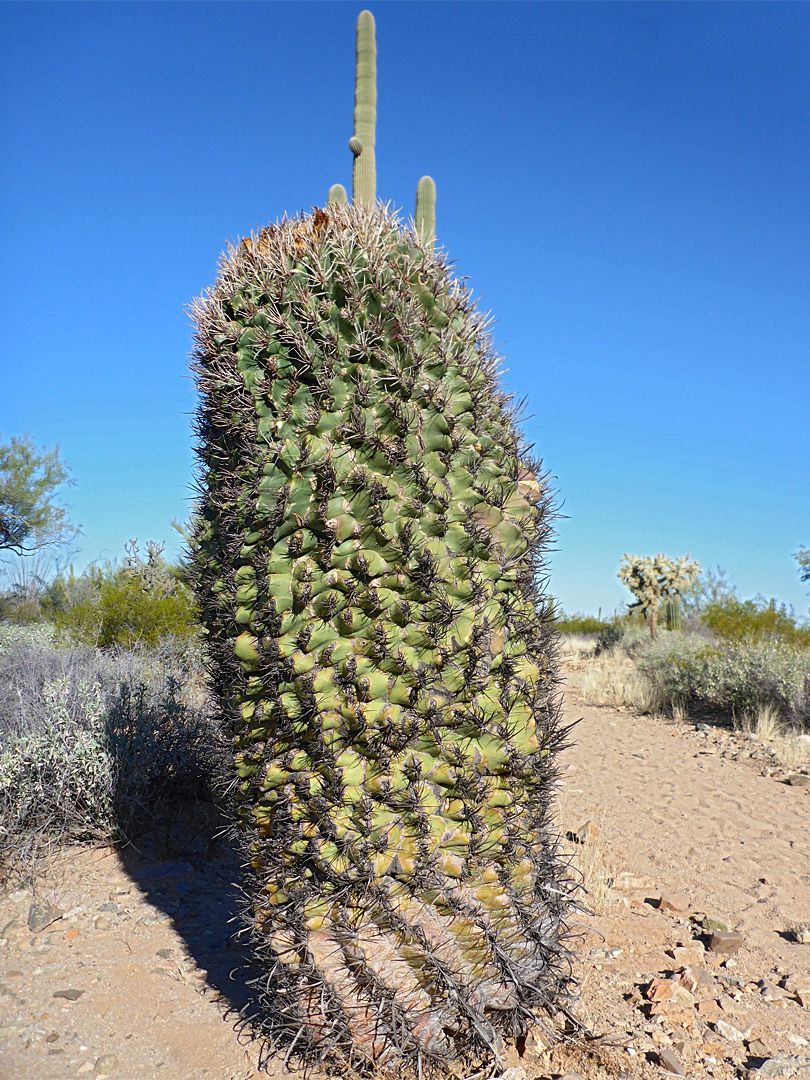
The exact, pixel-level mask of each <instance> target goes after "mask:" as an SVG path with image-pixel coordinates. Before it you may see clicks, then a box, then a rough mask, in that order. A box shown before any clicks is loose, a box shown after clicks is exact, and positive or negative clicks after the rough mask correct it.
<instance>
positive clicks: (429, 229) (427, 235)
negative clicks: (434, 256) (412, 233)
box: [414, 176, 436, 244]
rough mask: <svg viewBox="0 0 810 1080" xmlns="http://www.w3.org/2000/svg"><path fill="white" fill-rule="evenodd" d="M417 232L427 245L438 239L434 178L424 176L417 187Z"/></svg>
mask: <svg viewBox="0 0 810 1080" xmlns="http://www.w3.org/2000/svg"><path fill="white" fill-rule="evenodd" d="M414 223H415V225H416V231H417V232H418V233H419V235H420V236H421V237H422V238H423V239H424V241H425V243H426V244H427V243H431V242H432V241H433V240H435V238H436V182H435V181H434V179H433V177H432V176H423V177H422V178H421V180H420V181H419V183H418V184H417V185H416V213H415V214H414Z"/></svg>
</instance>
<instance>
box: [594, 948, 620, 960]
mask: <svg viewBox="0 0 810 1080" xmlns="http://www.w3.org/2000/svg"><path fill="white" fill-rule="evenodd" d="M623 951H624V950H623V949H611V948H608V947H607V946H603V947H602V948H599V949H591V956H592V957H594V959H596V960H617V959H618V958H619V957H620V956H621V955H622V953H623Z"/></svg>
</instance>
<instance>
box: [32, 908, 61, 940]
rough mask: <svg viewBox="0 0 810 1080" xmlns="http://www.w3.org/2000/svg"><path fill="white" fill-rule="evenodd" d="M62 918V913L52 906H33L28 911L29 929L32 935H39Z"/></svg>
mask: <svg viewBox="0 0 810 1080" xmlns="http://www.w3.org/2000/svg"><path fill="white" fill-rule="evenodd" d="M61 918H62V912H61V911H60V910H59V909H58V908H55V907H51V905H50V904H32V905H31V907H30V908H29V909H28V929H29V930H30V931H31V933H32V934H38V933H39V932H40V931H41V930H44V929H45V927H46V926H50V925H51V923H54V922H56V920H57V919H61Z"/></svg>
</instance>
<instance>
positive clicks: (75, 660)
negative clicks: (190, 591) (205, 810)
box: [0, 626, 219, 860]
mask: <svg viewBox="0 0 810 1080" xmlns="http://www.w3.org/2000/svg"><path fill="white" fill-rule="evenodd" d="M197 672H198V657H197V656H196V654H195V651H194V650H193V649H191V648H189V647H186V648H185V649H182V650H181V649H180V648H178V647H177V646H173V647H167V646H164V647H163V648H161V649H151V650H141V651H139V652H135V651H130V652H117V653H112V652H106V653H105V652H102V651H100V650H97V649H90V648H87V647H84V646H72V647H67V648H57V647H56V646H55V644H54V642H53V640H52V632H51V631H49V628H47V627H30V628H22V627H8V626H6V627H2V628H0V823H2V824H0V847H1V848H2V851H3V854H4V855H5V857H6V860H8V859H9V858H12V857H17V856H20V855H24V854H25V853H26V852H31V851H33V850H34V849H36V848H37V847H38V845H40V844H41V843H42V842H45V843H47V842H50V841H53V840H63V839H64V840H70V841H79V842H80V841H91V840H92V841H107V842H109V841H113V840H117V839H121V838H124V837H130V836H134V835H137V834H138V833H140V832H143V831H144V830H146V829H148V828H150V826H151V824H152V823H153V822H154V821H155V820H156V818H157V817H158V816H159V815H160V814H162V813H164V812H165V809H166V807H167V806H172V807H174V808H177V807H178V806H179V805H180V804H181V803H182V802H183V801H184V800H199V799H206V800H210V798H211V791H212V784H213V783H214V779H215V774H216V769H217V762H218V760H219V744H218V739H217V736H216V734H215V732H214V726H213V722H212V719H211V715H210V709H209V706H208V702H207V699H206V698H205V696H204V694H203V693H202V691H201V690H199V689H198V685H199V682H198V679H199V676H198V674H197Z"/></svg>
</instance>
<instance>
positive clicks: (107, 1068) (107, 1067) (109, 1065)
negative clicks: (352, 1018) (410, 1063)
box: [93, 1054, 526, 1080]
mask: <svg viewBox="0 0 810 1080" xmlns="http://www.w3.org/2000/svg"><path fill="white" fill-rule="evenodd" d="M119 1065H120V1062H119V1060H118V1058H117V1057H116V1056H115V1054H102V1055H101V1057H98V1058H96V1063H95V1065H94V1066H93V1072H97V1073H111V1072H115V1070H116V1069H117V1068H118V1067H119ZM507 1072H511V1070H510V1069H507ZM521 1072H523V1070H522V1069H521ZM523 1076H524V1078H525V1076H526V1074H525V1073H523ZM514 1080H519V1078H518V1077H515V1078H514Z"/></svg>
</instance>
